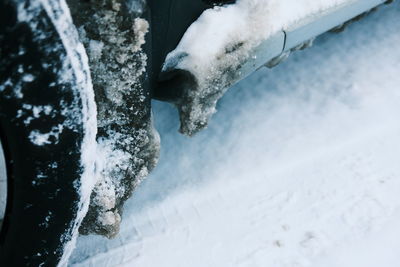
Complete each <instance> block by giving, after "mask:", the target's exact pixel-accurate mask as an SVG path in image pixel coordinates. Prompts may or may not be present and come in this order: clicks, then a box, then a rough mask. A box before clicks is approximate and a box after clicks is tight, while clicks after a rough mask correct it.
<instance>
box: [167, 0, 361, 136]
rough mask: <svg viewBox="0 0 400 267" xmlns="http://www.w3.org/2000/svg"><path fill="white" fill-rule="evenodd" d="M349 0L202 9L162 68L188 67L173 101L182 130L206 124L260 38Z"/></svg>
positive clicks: (243, 2)
mask: <svg viewBox="0 0 400 267" xmlns="http://www.w3.org/2000/svg"><path fill="white" fill-rule="evenodd" d="M353 1H354V0H238V1H237V2H236V4H232V5H226V6H222V7H221V6H217V7H214V8H212V9H208V10H206V11H204V12H203V14H202V15H201V16H200V17H199V18H198V20H197V21H196V22H195V23H193V24H192V25H191V26H190V28H189V29H188V30H187V31H186V33H185V35H184V36H183V38H182V40H181V41H180V43H179V44H178V46H177V47H176V49H175V50H174V51H172V52H171V53H169V54H168V56H167V58H166V60H165V64H164V66H163V69H162V71H163V73H164V74H167V73H172V72H173V71H176V70H183V71H186V72H184V73H186V74H187V73H190V75H188V78H189V81H190V82H189V83H186V85H184V87H185V88H184V89H183V91H184V92H183V96H182V98H181V99H180V100H179V101H177V102H176V103H175V104H176V105H177V107H178V109H179V112H180V118H181V129H180V131H181V132H182V133H184V134H187V135H193V134H195V133H196V132H198V131H199V130H201V129H202V128H204V127H206V126H207V121H208V120H209V118H210V117H211V115H212V114H213V113H215V111H216V103H217V101H218V99H220V98H221V96H222V95H223V94H224V93H225V91H226V90H227V88H228V87H229V86H231V85H232V84H233V83H235V82H237V80H238V79H239V74H238V73H237V69H238V68H239V67H240V65H242V64H243V63H244V62H245V61H246V60H247V59H248V58H249V57H250V56H252V53H251V52H252V50H253V49H255V48H256V47H257V46H258V45H259V44H260V42H261V41H262V40H265V39H267V38H268V37H270V36H272V35H273V34H275V33H277V32H278V31H281V30H285V29H287V28H288V27H290V26H291V25H293V24H294V23H297V22H299V21H301V20H303V19H305V18H307V17H309V16H312V15H314V14H318V13H320V12H323V11H325V10H328V9H330V8H334V7H337V6H339V5H342V4H345V3H350V2H353ZM184 75H185V74H184Z"/></svg>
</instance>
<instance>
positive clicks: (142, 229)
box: [71, 2, 400, 267]
mask: <svg viewBox="0 0 400 267" xmlns="http://www.w3.org/2000/svg"><path fill="white" fill-rule="evenodd" d="M399 16H400V4H399V3H397V2H395V4H392V5H390V6H385V7H383V8H381V9H380V10H379V11H378V12H376V13H374V14H372V15H370V16H368V17H367V18H365V19H363V20H362V21H361V22H358V23H355V24H352V25H350V26H349V28H348V29H347V30H346V31H345V32H343V33H341V34H339V35H337V34H331V33H328V34H325V35H323V36H322V37H320V38H318V39H317V40H316V41H315V44H314V47H313V48H311V49H308V50H305V51H302V52H297V53H295V54H294V55H292V56H291V57H290V58H289V59H288V61H286V62H285V63H283V64H281V65H279V66H278V67H276V68H274V69H272V70H267V69H261V70H259V71H258V72H257V73H255V74H254V75H252V76H251V77H249V78H248V79H246V80H244V81H242V82H240V83H239V84H238V85H236V86H235V87H233V88H232V89H231V90H230V91H229V92H228V93H227V94H226V96H225V97H224V98H223V99H222V100H221V102H220V104H219V112H218V113H217V114H216V116H215V117H214V118H213V119H212V120H211V122H210V125H209V128H208V129H206V130H205V131H204V132H201V133H199V134H198V135H196V136H195V137H193V138H190V139H189V138H186V137H184V136H180V135H179V134H177V133H176V129H177V128H178V127H179V126H178V124H179V122H178V119H177V114H176V112H175V110H174V109H173V108H172V107H170V106H169V105H166V104H162V103H158V102H155V103H154V105H153V106H154V108H155V112H154V113H155V114H156V116H155V122H156V126H157V128H158V129H159V131H160V133H161V137H162V140H161V142H162V145H163V151H162V153H161V158H160V164H159V166H158V167H157V168H156V169H155V171H154V173H153V174H151V175H150V177H149V179H148V180H146V181H145V182H144V183H143V184H142V185H141V186H140V187H139V188H138V190H137V193H136V195H135V197H134V198H133V199H131V200H130V201H129V202H128V203H127V204H128V205H127V207H126V213H125V214H126V217H125V219H124V221H123V222H122V226H121V233H120V235H119V236H117V237H116V238H115V239H113V240H107V239H105V238H102V237H99V236H86V237H80V238H79V241H78V246H77V249H76V250H75V252H74V254H73V255H72V258H71V264H72V266H140V267H152V266H173V267H178V266H185V267H187V266H193V267H195V266H201V267H204V266H210V267H213V266H218V267H220V266H268V267H289V266H290V267H294V266H296V267H303V266H315V267H320V266H329V267H345V266H349V267H350V266H351V267H377V266H385V267H396V266H398V263H399V262H400V256H399V255H400V253H399V248H400V241H399V240H400V228H399V226H398V225H399V224H398V222H399V220H400V209H399V208H400V198H399V190H400V165H399V163H398V159H399V157H400V139H399V138H400V125H399V123H398V122H399V120H398V114H399V112H400V105H399V103H400V91H399V84H400V78H399V77H400V76H399V69H400V50H399V49H397V47H396V46H395V45H394V44H397V43H399V42H400V34H399V32H400V21H399V19H398V18H399Z"/></svg>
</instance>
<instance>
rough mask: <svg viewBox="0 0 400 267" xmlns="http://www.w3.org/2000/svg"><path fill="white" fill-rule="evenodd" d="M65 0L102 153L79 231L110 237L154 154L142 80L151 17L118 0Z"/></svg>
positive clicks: (155, 144) (156, 146)
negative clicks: (89, 84)
mask: <svg viewBox="0 0 400 267" xmlns="http://www.w3.org/2000/svg"><path fill="white" fill-rule="evenodd" d="M130 2H138V4H140V3H142V1H139V0H132V1H130ZM68 4H69V7H70V9H71V13H72V16H73V19H74V23H75V25H76V26H77V27H78V28H79V34H80V40H81V41H82V42H83V44H84V45H85V46H86V49H87V51H88V54H89V64H90V69H91V74H92V77H93V86H94V91H95V93H96V103H97V107H98V116H97V120H98V135H97V141H98V143H99V147H98V151H97V155H98V156H99V157H100V158H102V159H101V160H99V161H98V162H97V169H98V170H99V173H100V177H99V180H98V181H97V183H96V185H95V188H94V190H93V193H92V195H91V203H90V207H89V212H88V214H87V216H86V218H85V220H84V221H83V223H82V226H81V228H80V233H81V234H91V233H97V234H101V235H105V236H107V237H110V238H111V237H113V236H115V235H116V234H117V233H118V231H119V225H120V222H121V215H122V212H123V205H124V203H125V201H126V199H128V198H129V197H130V196H131V194H132V193H133V190H134V189H135V188H136V186H138V185H139V184H140V182H141V181H142V180H143V179H144V178H145V177H146V176H147V174H148V173H149V172H150V171H151V169H152V168H153V167H154V166H155V164H156V162H157V158H158V151H159V143H158V138H157V133H156V131H155V130H154V129H153V125H152V119H151V114H150V112H151V110H150V93H149V92H148V90H147V88H146V87H145V86H143V84H144V83H145V82H144V81H145V79H146V78H145V75H146V71H147V55H146V53H145V52H144V51H143V49H142V46H143V44H144V43H145V36H146V34H147V33H148V31H149V23H148V22H147V20H145V19H143V18H139V17H136V16H139V14H136V12H135V14H134V15H133V14H131V13H129V14H128V13H127V12H126V8H127V7H126V6H125V5H126V4H127V3H126V2H125V1H121V0H112V1H108V0H102V1H96V2H93V3H89V2H83V1H79V0H68ZM133 7H134V6H131V8H133ZM137 12H139V10H137ZM128 25H129V27H127V26H128ZM105 203H107V204H106V205H104V204H105Z"/></svg>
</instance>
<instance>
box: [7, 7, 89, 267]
mask: <svg viewBox="0 0 400 267" xmlns="http://www.w3.org/2000/svg"><path fill="white" fill-rule="evenodd" d="M19 2H21V1H19ZM25 6H26V7H29V2H28V1H26V2H25ZM34 20H35V22H37V27H36V29H35V30H33V29H32V28H31V26H30V25H29V24H28V23H25V22H21V23H19V22H18V21H17V13H16V6H15V2H13V1H10V0H2V1H0V48H1V50H0V134H1V140H2V143H3V146H4V149H5V156H6V164H7V170H8V199H7V210H6V217H5V220H4V225H3V228H2V231H1V235H0V266H55V265H56V264H57V263H58V261H59V259H60V257H61V256H62V254H63V246H64V244H65V242H67V241H68V240H69V239H70V232H69V231H70V230H71V222H73V220H74V219H75V217H76V212H77V210H76V209H77V203H78V200H79V199H78V197H79V195H78V192H77V188H79V178H80V174H81V166H80V146H81V142H82V137H83V128H82V125H79V121H80V117H81V114H79V113H76V112H74V114H69V113H68V112H67V113H66V112H65V111H68V109H69V108H72V107H76V106H80V103H79V101H80V99H79V95H78V94H77V92H76V89H75V87H74V84H75V81H74V79H73V78H72V79H71V78H70V77H69V76H62V75H63V73H62V72H61V70H62V69H63V68H64V69H65V66H63V64H64V63H65V62H66V61H65V59H66V52H65V49H64V47H63V44H62V42H61V40H60V39H59V36H58V34H57V32H56V30H55V29H54V26H53V25H52V23H51V22H50V19H49V18H48V17H47V15H46V13H45V12H44V10H41V11H40V13H39V15H38V16H36V17H35V18H34ZM38 33H41V36H40V38H37V37H38V35H37V34H38ZM28 73H29V75H30V76H26V75H27V74H28ZM60 77H63V79H60ZM44 106H50V107H51V110H50V111H48V112H45V111H43V110H42V111H40V112H39V113H38V112H37V110H36V112H35V111H34V109H35V108H34V107H44ZM71 111H72V109H71ZM67 123H69V126H68V127H64V128H63V130H62V131H61V133H59V135H58V136H57V135H54V136H53V135H52V136H50V137H49V138H48V140H47V141H48V142H45V144H43V145H37V144H35V143H34V142H32V140H33V139H32V133H33V132H35V131H39V132H40V133H48V132H51V131H52V130H54V129H55V128H54V127H56V128H57V127H59V125H66V124H67Z"/></svg>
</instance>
